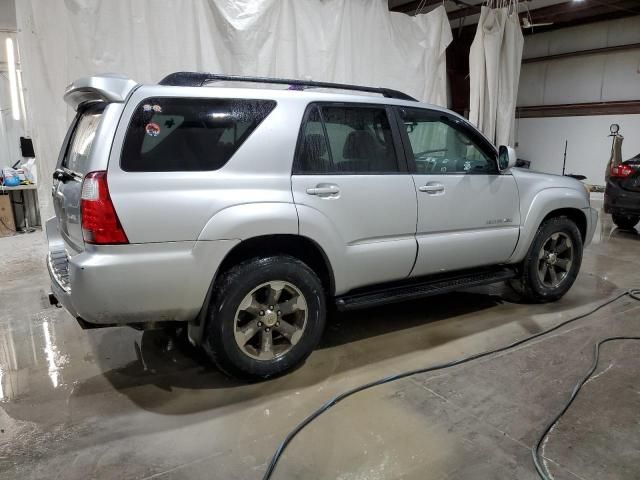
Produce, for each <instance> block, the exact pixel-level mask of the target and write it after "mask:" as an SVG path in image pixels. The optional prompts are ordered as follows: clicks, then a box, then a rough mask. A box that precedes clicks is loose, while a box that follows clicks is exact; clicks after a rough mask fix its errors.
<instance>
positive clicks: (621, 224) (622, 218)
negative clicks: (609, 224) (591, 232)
mask: <svg viewBox="0 0 640 480" xmlns="http://www.w3.org/2000/svg"><path fill="white" fill-rule="evenodd" d="M611 217H612V219H613V223H615V224H616V225H617V226H618V228H621V229H622V230H633V229H634V227H635V226H636V225H637V224H638V222H640V216H638V215H616V214H613V215H612V216H611Z"/></svg>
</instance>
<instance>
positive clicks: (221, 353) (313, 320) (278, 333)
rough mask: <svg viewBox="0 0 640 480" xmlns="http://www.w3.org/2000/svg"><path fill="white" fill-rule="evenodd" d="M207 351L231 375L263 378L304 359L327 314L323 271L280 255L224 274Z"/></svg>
mask: <svg viewBox="0 0 640 480" xmlns="http://www.w3.org/2000/svg"><path fill="white" fill-rule="evenodd" d="M209 311H210V314H209V318H208V324H207V327H206V338H205V342H204V346H205V350H206V351H207V353H208V354H209V355H210V356H211V357H212V358H213V360H214V361H215V363H216V364H217V365H218V367H219V368H220V369H221V370H222V371H224V372H225V373H227V374H228V375H232V376H236V377H241V378H244V379H248V380H258V379H265V378H269V377H273V376H276V375H280V374H282V373H284V372H287V371H289V370H291V369H293V368H294V367H296V366H297V365H299V364H300V363H302V362H303V361H304V360H305V359H306V358H307V357H308V356H309V355H310V354H311V352H312V351H313V349H314V348H315V347H316V346H317V344H318V342H319V341H320V338H321V336H322V332H323V330H324V325H325V318H326V306H325V295H324V290H323V288H322V283H321V282H320V280H319V279H318V276H317V275H316V274H315V273H314V272H313V271H312V270H311V269H310V268H309V267H308V266H307V265H306V264H305V263H303V262H301V261H300V260H298V259H296V258H294V257H290V256H286V255H278V256H272V257H267V258H254V259H250V260H246V261H244V262H242V263H240V264H238V265H236V266H235V267H233V268H231V269H230V270H228V271H227V272H226V273H224V274H223V276H222V278H221V279H220V281H219V282H218V286H217V288H216V294H215V295H214V296H213V298H212V303H211V305H210V309H209Z"/></svg>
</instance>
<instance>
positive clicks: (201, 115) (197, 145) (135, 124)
mask: <svg viewBox="0 0 640 480" xmlns="http://www.w3.org/2000/svg"><path fill="white" fill-rule="evenodd" d="M275 106H276V102H275V101H273V100H249V99H219V98H216V99H202V98H166V97H162V98H148V99H146V100H145V101H144V102H142V103H140V104H139V105H138V106H137V108H136V111H135V113H134V115H133V117H132V119H131V123H130V125H129V130H128V132H127V136H126V138H125V142H124V147H123V150H122V158H121V161H120V166H121V168H122V169H123V170H125V171H128V172H175V171H206V170H217V169H218V168H221V167H222V166H223V165H224V164H225V163H227V161H229V159H230V158H231V157H232V156H233V154H234V153H235V152H236V151H237V150H238V148H240V146H241V145H242V144H243V143H244V141H245V140H246V139H247V138H249V135H251V133H252V132H253V131H254V130H255V129H256V127H257V126H258V125H260V123H261V122H262V121H263V120H264V119H265V118H266V117H267V115H269V113H270V112H271V111H272V110H273V109H274V107H275Z"/></svg>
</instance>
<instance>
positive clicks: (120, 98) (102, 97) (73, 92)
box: [64, 74, 138, 110]
mask: <svg viewBox="0 0 640 480" xmlns="http://www.w3.org/2000/svg"><path fill="white" fill-rule="evenodd" d="M137 85H138V84H137V83H136V82H134V81H133V80H131V79H130V78H127V77H124V76H121V75H113V74H104V75H98V76H95V77H85V78H80V79H78V80H76V81H75V82H73V83H72V84H71V85H69V86H68V87H67V90H66V91H65V93H64V101H65V102H67V103H68V104H69V105H70V106H71V107H72V108H73V109H74V110H78V107H79V106H80V105H82V104H83V103H87V102H107V103H122V102H124V101H125V100H126V98H127V96H129V94H130V93H131V92H132V91H133V90H134V89H135V87H136V86H137Z"/></svg>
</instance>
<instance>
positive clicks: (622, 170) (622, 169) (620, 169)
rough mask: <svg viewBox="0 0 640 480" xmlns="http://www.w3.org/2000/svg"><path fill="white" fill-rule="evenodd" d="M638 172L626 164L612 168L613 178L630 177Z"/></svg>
mask: <svg viewBox="0 0 640 480" xmlns="http://www.w3.org/2000/svg"><path fill="white" fill-rule="evenodd" d="M635 171H636V170H635V169H634V168H633V167H630V166H629V165H627V164H625V163H621V164H619V165H613V166H612V167H611V176H612V177H628V176H629V175H631V174H633V173H634V172H635Z"/></svg>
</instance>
